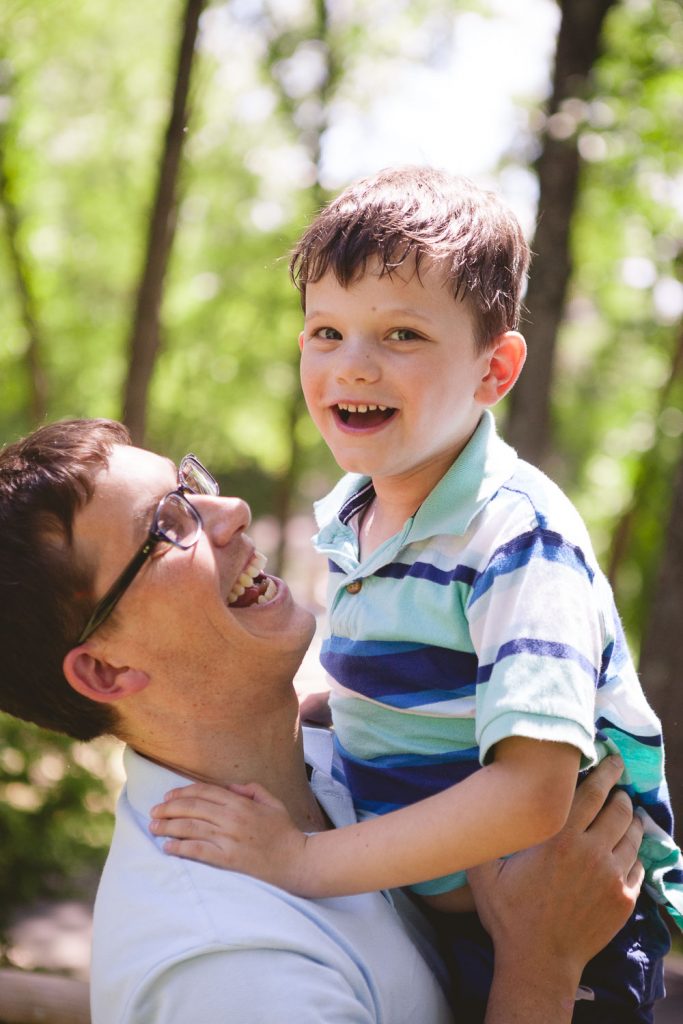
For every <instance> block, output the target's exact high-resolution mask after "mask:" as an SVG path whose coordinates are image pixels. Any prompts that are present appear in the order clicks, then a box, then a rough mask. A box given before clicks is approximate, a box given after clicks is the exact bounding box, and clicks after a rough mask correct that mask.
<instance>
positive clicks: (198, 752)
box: [0, 421, 641, 1024]
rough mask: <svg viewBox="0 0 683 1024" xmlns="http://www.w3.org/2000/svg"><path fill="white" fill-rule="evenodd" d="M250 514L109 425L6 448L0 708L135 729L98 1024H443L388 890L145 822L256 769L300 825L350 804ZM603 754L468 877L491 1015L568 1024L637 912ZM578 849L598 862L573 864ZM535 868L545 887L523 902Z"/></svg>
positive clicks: (100, 935)
mask: <svg viewBox="0 0 683 1024" xmlns="http://www.w3.org/2000/svg"><path fill="white" fill-rule="evenodd" d="M248 525H249V510H248V508H247V506H246V505H245V504H244V502H242V501H240V500H239V499H237V498H221V497H219V496H218V489H217V486H216V484H215V481H214V480H213V478H212V477H211V476H210V474H209V473H207V471H206V470H204V468H203V467H202V466H201V464H200V463H198V462H197V460H196V459H194V458H193V457H187V458H186V459H184V460H183V461H182V462H181V464H180V467H179V468H178V469H176V467H175V466H174V465H173V464H172V463H171V462H169V460H167V459H163V458H161V457H159V456H157V455H154V454H152V453H151V452H148V451H143V450H141V449H137V448H133V447H131V446H130V444H129V441H128V437H127V435H126V433H125V430H124V429H123V428H122V427H120V425H118V424H113V423H110V422H108V421H71V422H66V423H58V424H54V425H52V426H48V427H44V428H41V429H40V430H39V431H36V432H35V434H33V435H31V436H30V437H29V438H27V439H26V440H25V441H23V442H18V443H17V444H15V445H10V446H8V447H7V448H5V449H4V451H3V452H2V453H0V538H1V540H0V551H1V554H0V558H1V566H0V587H1V588H2V597H1V598H0V600H1V602H2V607H3V615H2V625H1V627H0V628H1V633H0V647H1V649H2V651H3V660H4V667H5V671H4V673H3V675H2V679H1V680H0V694H1V697H0V704H1V706H2V708H3V709H4V710H7V711H9V712H11V713H13V714H15V715H19V716H20V717H22V718H26V719H29V720H32V721H36V722H38V723H39V724H41V725H44V726H47V727H50V728H54V729H58V730H60V731H63V732H66V733H68V734H69V735H72V736H75V737H78V738H81V739H88V738H91V737H93V736H95V735H99V734H101V733H103V732H111V733H112V734H114V735H116V736H118V737H119V738H120V739H122V740H124V741H125V742H126V743H127V745H128V746H127V750H126V754H125V763H126V770H127V775H128V781H127V784H126V787H125V789H124V792H123V794H122V796H121V800H120V801H119V806H118V810H117V823H116V829H115V834H114V839H113V843H112V848H111V851H110V856H109V859H108V862H107V865H106V867H105V871H104V874H103V878H102V882H101V886H100V891H99V893H98V898H97V904H96V908H95V927H94V949H93V968H92V1007H93V1020H94V1022H95V1024H109V1022H112V1024H113V1022H118V1024H123V1022H126V1024H134V1022H135V1024H143V1022H144V1024H155V1022H158V1024H162V1022H163V1024H173V1022H176V1021H177V1022H181V1021H182V1022H183V1024H185V1022H187V1021H189V1020H193V1021H201V1022H202V1024H213V1022H219V1021H221V1022H223V1021H226V1020H235V1021H239V1022H240V1024H251V1022H253V1024H256V1022H265V1021H268V1022H287V1024H289V1022H292V1024H294V1022H297V1024H307V1022H311V1024H313V1022H318V1021H330V1022H332V1021H334V1022H338V1021H339V1022H341V1021H344V1022H349V1024H351V1022H353V1024H371V1022H379V1021H386V1022H388V1024H402V1022H406V1024H407V1022H409V1021H410V1022H413V1021H421V1022H425V1024H432V1022H434V1024H437V1022H438V1024H441V1022H444V1024H445V1022H447V1021H448V1020H450V1012H449V1010H448V1007H447V1005H446V1002H445V999H444V997H443V993H442V990H441V988H440V986H439V984H438V982H437V980H436V975H435V973H433V971H435V972H437V973H438V969H439V965H438V961H437V960H436V959H435V957H434V954H433V950H432V949H431V947H430V945H429V943H428V941H426V938H427V937H426V936H425V935H424V934H423V932H422V924H421V922H420V921H418V920H417V919H416V918H415V917H414V914H411V912H410V907H409V906H403V904H401V913H402V914H405V917H402V916H399V913H398V911H397V907H396V905H395V903H397V902H398V901H399V900H400V897H398V896H397V897H396V900H394V899H393V898H392V897H390V896H389V895H388V894H383V893H369V894H366V895H362V896H355V897H346V898H342V899H330V900H318V901H306V900H303V899H299V898H297V897H293V896H290V895H289V894H287V893H285V892H283V891H281V890H279V889H276V888H274V887H272V886H269V885H267V884H264V883H261V882H259V881H257V880H255V879H252V878H250V877H248V876H246V875H238V874H235V873H231V872H222V871H218V870H216V869H213V868H211V867H207V866H205V865H201V864H197V863H195V862H193V861H187V860H180V859H177V858H173V857H168V856H166V855H165V854H164V852H163V849H162V842H161V841H160V840H158V839H156V838H155V837H154V836H153V835H152V834H151V832H150V830H149V809H150V808H151V806H152V805H153V804H155V803H157V802H158V801H159V800H161V799H162V798H163V795H164V793H165V792H166V790H168V789H169V788H173V787H175V786H178V785H182V784H183V783H185V782H186V781H187V780H188V779H196V780H205V781H211V782H216V783H219V784H221V785H229V784H234V783H246V782H251V781H255V782H258V783H260V784H262V785H264V786H266V787H267V788H268V789H269V790H270V791H271V792H272V793H273V794H274V795H275V796H276V797H278V798H279V799H280V800H282V801H283V803H284V804H285V805H286V807H287V809H288V811H289V813H290V814H291V815H292V817H293V818H294V820H295V821H296V822H297V823H298V824H299V826H300V827H301V828H302V829H304V830H307V831H318V830H321V829H325V828H329V827H332V826H333V825H341V824H345V823H348V822H349V821H350V820H351V814H352V810H351V804H350V801H349V798H348V794H347V793H346V791H345V789H344V788H343V786H341V785H340V784H339V783H338V782H336V781H335V780H334V779H333V778H332V775H331V754H330V744H329V742H328V740H329V737H328V736H327V734H326V733H325V732H319V731H318V732H316V731H311V733H310V736H308V738H307V750H306V757H304V751H303V734H302V730H301V728H300V725H299V717H298V704H297V700H296V695H295V693H294V690H293V687H292V678H293V676H294V673H295V671H296V669H297V667H298V665H299V663H300V661H301V658H302V657H303V654H304V652H305V650H306V647H307V646H308V644H309V642H310V639H311V635H312V631H313V621H312V617H311V615H310V614H309V613H308V612H307V611H305V610H304V609H302V608H301V607H299V606H298V605H297V604H296V603H295V602H294V601H293V599H292V597H291V594H290V592H289V590H288V588H287V587H286V585H285V584H284V583H283V582H282V581H279V580H275V579H274V578H272V577H269V576H267V575H266V574H265V573H263V571H262V570H263V568H264V562H263V559H262V557H260V556H259V555H258V553H256V552H255V549H254V545H253V543H252V542H251V540H250V539H249V537H248V535H247V533H246V532H245V531H246V529H247V527H248ZM619 771H620V768H619V765H615V764H606V765H605V766H603V767H602V768H601V770H600V772H599V774H598V773H596V775H595V776H594V782H593V785H592V787H591V788H589V789H584V790H582V791H580V792H579V797H578V798H577V801H576V802H575V806H574V810H573V812H572V819H571V825H570V827H569V829H568V830H565V832H564V833H563V834H561V836H560V837H557V838H556V840H553V841H552V844H551V845H548V846H546V847H540V848H537V849H535V850H532V851H528V852H527V853H526V854H523V855H521V856H519V857H516V858H513V859H512V860H511V861H508V862H506V863H505V864H497V865H493V866H491V865H489V866H485V867H484V868H481V869H479V871H478V872H474V873H473V884H474V886H475V893H477V898H478V899H479V900H480V901H481V902H480V912H481V914H482V919H483V920H484V923H485V924H486V925H487V927H488V928H489V929H490V931H491V933H492V935H493V938H494V943H495V946H496V978H495V981H494V987H493V990H492V994H491V1000H490V1005H489V1012H488V1016H487V1021H488V1024H501V1022H503V1021H505V1022H507V1024H510V1022H512V1021H514V1020H521V1019H522V1017H524V1020H525V1021H526V1022H527V1024H547V1021H548V1020H553V1021H554V1022H555V1024H562V1022H563V1021H569V1020H570V1019H571V1013H572V1007H573V1000H574V995H575V992H576V987H577V983H578V979H579V977H580V973H581V968H582V966H583V964H584V963H585V962H586V960H587V959H588V958H589V957H590V956H592V955H593V954H594V953H595V952H596V951H597V950H598V949H599V948H601V946H602V945H604V943H605V942H606V941H607V940H608V939H609V938H610V937H611V935H612V934H614V932H615V931H616V930H617V929H618V927H619V926H620V924H621V923H622V922H623V921H624V920H625V919H626V917H627V916H628V913H629V912H630V910H631V909H632V907H633V903H634V900H635V895H636V893H637V890H638V887H639V884H640V878H641V870H640V868H639V865H638V863H637V861H636V853H635V850H637V848H638V844H639V840H640V836H641V829H640V826H639V824H638V823H637V822H633V821H632V820H631V818H632V815H631V812H630V808H629V806H628V801H627V799H626V798H625V797H623V795H621V796H617V797H616V798H614V799H613V800H612V801H611V802H610V804H609V805H608V807H607V809H606V810H605V811H604V812H603V813H602V814H601V815H599V816H598V817H597V818H596V814H597V812H598V809H599V807H600V805H601V803H602V802H603V801H604V798H605V796H606V793H607V791H608V789H609V787H610V786H611V785H612V784H613V783H614V782H615V781H616V779H617V778H618V775H619ZM245 799H246V798H245ZM594 819H595V822H594V823H593V824H591V823H592V822H593V821H594ZM589 825H590V826H591V827H590V829H589V828H588V826H589ZM553 844H554V845H553ZM577 864H581V865H584V864H586V865H589V866H590V872H589V874H590V875H591V877H590V878H588V879H587V880H585V881H584V880H582V878H581V876H579V877H578V882H577V878H576V877H574V875H575V873H576V866H577ZM563 868H570V869H571V870H566V873H564V874H563ZM482 878H483V882H482ZM569 878H571V879H572V892H571V899H570V900H567V899H566V897H565V896H564V892H565V890H566V882H567V880H568V879H569ZM544 880H545V883H546V884H543V881H544ZM539 882H540V883H541V885H540V888H541V890H542V891H543V892H545V893H546V897H545V899H544V900H542V901H540V904H539V900H538V899H536V900H529V899H528V898H527V899H526V904H529V905H530V906H525V903H524V901H522V902H521V903H519V902H518V900H517V896H516V894H518V893H520V892H522V891H523V889H524V886H525V885H526V886H527V887H528V886H529V885H531V884H533V885H535V886H538V885H539ZM563 882H564V883H565V884H563ZM551 885H552V886H553V887H554V888H556V889H557V891H558V896H557V898H556V902H555V903H554V904H553V903H551V902H550V899H549V897H548V895H547V894H548V893H549V891H550V886H551ZM563 900H564V902H562V901H563ZM565 904H566V905H565ZM596 904H597V910H598V911H599V912H596ZM586 907H590V911H591V914H590V915H589V916H590V919H591V924H590V927H589V926H588V925H587V923H586V916H587V915H585V913H584V914H582V908H584V909H585V908H586ZM522 908H523V909H522ZM596 920H597V921H598V922H599V925H596V924H595V921H596ZM522 940H523V941H522ZM548 950H551V951H552V952H553V956H552V958H551V959H550V961H549V962H547V952H548ZM428 962H429V964H430V965H431V968H433V970H432V969H430V966H428ZM541 968H542V969H541ZM456 1015H457V996H456Z"/></svg>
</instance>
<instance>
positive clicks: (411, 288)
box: [299, 263, 488, 482]
mask: <svg viewBox="0 0 683 1024" xmlns="http://www.w3.org/2000/svg"><path fill="white" fill-rule="evenodd" d="M299 344H300V348H301V380H302V386H303V390H304V395H305V397H306V402H307V405H308V408H309V411H310V413H311V416H312V417H313V420H314V422H315V424H316V426H317V427H318V429H319V430H320V432H321V434H322V435H323V437H324V438H325V440H326V442H327V444H328V445H329V447H330V449H331V450H332V453H333V454H334V456H335V458H336V460H337V462H338V463H339V465H340V466H341V467H342V468H343V469H345V470H347V471H353V472H359V473H364V474H367V475H369V476H372V477H373V479H374V480H375V481H378V480H379V479H380V478H385V479H394V480H396V481H398V482H400V480H401V478H402V477H405V476H413V478H414V475H415V474H416V473H417V474H419V473H421V472H422V471H423V470H424V471H425V472H426V474H427V475H430V474H431V472H432V468H431V467H433V466H434V465H435V464H441V463H450V462H452V461H453V459H454V458H456V457H457V455H458V454H459V452H460V451H461V450H462V448H463V447H464V445H465V444H466V443H467V440H468V439H469V437H470V435H471V434H472V432H473V430H474V428H475V427H476V424H477V422H478V420H479V417H480V416H481V411H482V408H483V405H482V403H481V402H480V401H479V400H478V397H477V391H478V388H479V385H480V383H481V380H482V378H483V377H484V376H485V375H486V373H487V368H488V357H487V354H486V353H484V354H481V353H478V352H477V351H476V349H475V340H474V327H473V322H472V317H471V314H470V310H469V306H468V304H467V302H461V301H457V300H456V299H454V297H453V294H452V292H451V289H450V288H449V287H448V286H447V285H445V284H444V280H443V276H442V274H441V273H440V272H439V270H438V268H436V267H434V266H433V265H431V266H425V267H424V268H423V267H421V268H420V274H419V276H418V275H417V274H416V273H414V272H413V270H412V269H411V268H410V267H407V268H405V269H404V268H399V270H397V271H396V273H394V274H392V275H391V277H390V276H388V275H386V274H385V275H384V276H379V274H378V272H377V267H376V265H375V264H373V263H370V264H369V265H368V269H367V271H366V273H364V274H363V276H362V277H360V278H359V279H358V280H357V281H353V282H352V283H351V284H350V285H349V286H348V287H343V286H342V285H341V284H340V283H339V282H338V281H337V279H336V277H335V276H334V274H333V273H331V272H328V273H327V274H325V275H324V276H323V277H322V278H321V279H320V281H318V282H316V283H315V284H308V285H307V286H306V320H305V327H304V331H303V332H302V334H301V337H300V339H299Z"/></svg>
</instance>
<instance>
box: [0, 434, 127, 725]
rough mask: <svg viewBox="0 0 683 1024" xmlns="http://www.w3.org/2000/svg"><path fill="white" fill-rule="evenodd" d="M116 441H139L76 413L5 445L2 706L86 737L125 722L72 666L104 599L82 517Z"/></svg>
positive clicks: (0, 495)
mask: <svg viewBox="0 0 683 1024" xmlns="http://www.w3.org/2000/svg"><path fill="white" fill-rule="evenodd" d="M116 444H130V436H129V434H128V431H127V430H126V428H125V427H123V426H122V425H121V424H120V423H114V422H113V421H110V420H66V421H63V422H61V423H53V424H50V425H48V426H45V427H41V428H40V429H38V430H36V431H35V432H34V433H33V434H30V435H29V436H28V437H26V438H24V439H22V440H20V441H16V442H15V443H14V444H9V445H7V446H6V447H5V448H3V449H1V450H0V607H1V608H2V615H0V709H1V710H3V711H7V712H9V713H10V714H12V715H15V716H16V717H17V718H24V719H26V720H27V721H29V722H36V723H37V724H38V725H41V726H44V727H46V728H48V729H54V730H55V731H57V732H64V733H66V734H67V735H69V736H72V737H74V738H75V739H79V740H88V739H92V738H93V737H94V736H99V735H101V734H102V733H106V732H110V731H112V728H113V727H114V725H115V722H116V715H115V714H114V712H113V710H112V709H111V708H110V707H109V706H108V705H107V704H100V703H95V701H91V700H88V699H87V698H86V697H83V696H81V694H79V693H76V691H75V690H74V689H73V688H72V687H71V686H69V684H68V683H67V681H66V679H65V678H64V674H63V672H62V661H63V659H64V655H65V654H66V653H67V651H68V650H70V648H71V647H73V646H74V645H75V643H76V638H77V637H78V635H79V633H80V631H81V629H82V628H83V623H84V622H85V621H86V619H87V618H88V615H89V613H90V611H91V610H92V604H93V603H94V597H93V594H92V571H91V570H90V569H89V567H87V566H83V565H79V564H77V563H76V560H75V557H74V551H73V546H72V541H73V534H72V529H73V520H74V516H75V514H76V512H77V511H78V509H79V508H81V507H83V506H84V505H85V504H87V502H88V501H89V500H90V498H91V497H92V495H93V488H94V483H93V480H94V476H95V474H96V473H97V471H98V470H99V469H101V468H104V467H105V466H106V465H107V461H108V458H109V454H110V452H111V450H112V448H113V446H114V445H116Z"/></svg>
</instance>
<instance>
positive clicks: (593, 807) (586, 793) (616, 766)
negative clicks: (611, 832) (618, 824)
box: [567, 755, 624, 832]
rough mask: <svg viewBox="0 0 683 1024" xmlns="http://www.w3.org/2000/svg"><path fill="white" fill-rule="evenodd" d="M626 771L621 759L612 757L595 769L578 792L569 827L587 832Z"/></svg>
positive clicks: (573, 804)
mask: <svg viewBox="0 0 683 1024" xmlns="http://www.w3.org/2000/svg"><path fill="white" fill-rule="evenodd" d="M623 770H624V763H623V761H622V760H621V758H620V757H617V756H616V755H610V756H609V757H606V758H605V759H604V760H603V761H601V762H600V764H599V765H598V766H597V767H596V768H594V769H593V771H592V772H591V773H590V775H588V777H587V778H586V779H584V781H583V782H582V783H581V785H580V786H579V788H578V789H577V791H576V795H575V797H574V802H573V803H572V806H571V810H570V812H569V816H568V818H567V825H568V826H569V828H571V829H572V830H574V831H576V832H585V830H586V829H587V828H588V827H589V826H590V825H591V824H592V822H593V821H594V820H595V818H596V817H597V816H598V814H599V813H600V810H601V809H602V807H603V806H604V803H605V800H606V799H607V796H608V794H609V792H610V790H611V789H612V787H613V786H614V785H615V783H616V782H617V781H618V779H619V776H620V775H621V773H622V772H623Z"/></svg>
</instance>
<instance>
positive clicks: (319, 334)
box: [314, 327, 341, 341]
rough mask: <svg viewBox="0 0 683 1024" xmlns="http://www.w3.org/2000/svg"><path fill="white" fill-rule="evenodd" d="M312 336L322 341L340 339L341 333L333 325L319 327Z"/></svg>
mask: <svg viewBox="0 0 683 1024" xmlns="http://www.w3.org/2000/svg"><path fill="white" fill-rule="evenodd" d="M314 336H315V337H316V338H322V340H323V341H341V334H340V333H339V331H337V330H335V328H334V327H319V328H318V329H317V331H315V334H314Z"/></svg>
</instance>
